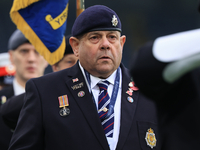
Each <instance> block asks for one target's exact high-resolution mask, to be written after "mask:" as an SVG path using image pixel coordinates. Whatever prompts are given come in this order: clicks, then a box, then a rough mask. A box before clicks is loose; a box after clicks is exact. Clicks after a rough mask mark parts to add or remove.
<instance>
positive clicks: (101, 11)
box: [72, 5, 121, 37]
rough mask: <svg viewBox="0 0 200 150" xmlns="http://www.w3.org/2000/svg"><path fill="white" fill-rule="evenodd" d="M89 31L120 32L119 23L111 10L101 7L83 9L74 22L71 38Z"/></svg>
mask: <svg viewBox="0 0 200 150" xmlns="http://www.w3.org/2000/svg"><path fill="white" fill-rule="evenodd" d="M90 31H120V32H121V21H120V19H119V17H118V15H117V14H116V12H114V11H113V10H112V9H110V8H108V7H106V6H103V5H94V6H91V7H88V8H87V9H85V10H84V11H83V12H82V13H81V14H80V15H79V16H78V17H77V18H76V20H75V22H74V25H73V27H72V36H74V37H76V36H78V35H81V34H84V33H87V32H90Z"/></svg>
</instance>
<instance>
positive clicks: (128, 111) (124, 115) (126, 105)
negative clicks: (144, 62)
mask: <svg viewBox="0 0 200 150" xmlns="http://www.w3.org/2000/svg"><path fill="white" fill-rule="evenodd" d="M121 68H122V97H121V125H120V134H119V140H118V144H117V148H116V149H117V150H120V149H122V147H123V145H124V144H125V141H126V139H127V137H128V134H129V131H130V129H131V125H132V122H133V117H134V115H135V110H136V106H137V102H138V94H139V92H138V91H133V93H132V96H131V95H129V94H128V93H126V92H127V91H128V90H129V88H130V87H129V83H130V82H131V77H130V75H129V71H128V70H127V69H126V68H125V67H124V66H123V65H121ZM128 97H129V98H132V99H133V102H129V100H128Z"/></svg>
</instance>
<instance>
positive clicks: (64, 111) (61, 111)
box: [60, 108, 70, 117]
mask: <svg viewBox="0 0 200 150" xmlns="http://www.w3.org/2000/svg"><path fill="white" fill-rule="evenodd" d="M69 113H70V110H69V108H63V109H61V110H60V115H61V116H63V117H64V116H67V115H69Z"/></svg>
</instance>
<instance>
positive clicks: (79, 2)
mask: <svg viewBox="0 0 200 150" xmlns="http://www.w3.org/2000/svg"><path fill="white" fill-rule="evenodd" d="M84 10H85V4H84V0H76V17H78V16H79V15H80V14H81V13H82V12H83V11H84Z"/></svg>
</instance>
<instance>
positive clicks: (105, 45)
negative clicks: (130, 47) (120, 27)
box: [70, 31, 126, 78]
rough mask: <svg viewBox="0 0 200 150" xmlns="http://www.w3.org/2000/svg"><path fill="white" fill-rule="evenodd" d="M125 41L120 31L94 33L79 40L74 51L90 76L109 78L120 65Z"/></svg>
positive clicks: (87, 34)
mask: <svg viewBox="0 0 200 150" xmlns="http://www.w3.org/2000/svg"><path fill="white" fill-rule="evenodd" d="M70 40H71V39H70ZM125 40H126V37H125V36H121V37H120V32H118V31H93V32H89V33H86V34H85V35H84V36H83V38H81V39H80V40H78V41H77V43H78V44H75V46H73V50H74V53H75V55H76V56H78V58H79V61H80V63H81V65H82V66H83V68H85V69H86V70H87V71H88V72H89V73H90V74H92V75H94V76H97V77H100V78H107V77H109V76H110V75H111V74H112V73H113V72H114V71H115V70H116V69H117V68H118V67H119V65H120V62H121V59H122V50H123V45H124V43H125ZM70 44H71V45H73V44H72V43H70ZM76 45H77V46H76Z"/></svg>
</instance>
